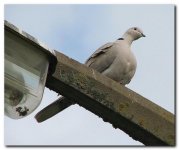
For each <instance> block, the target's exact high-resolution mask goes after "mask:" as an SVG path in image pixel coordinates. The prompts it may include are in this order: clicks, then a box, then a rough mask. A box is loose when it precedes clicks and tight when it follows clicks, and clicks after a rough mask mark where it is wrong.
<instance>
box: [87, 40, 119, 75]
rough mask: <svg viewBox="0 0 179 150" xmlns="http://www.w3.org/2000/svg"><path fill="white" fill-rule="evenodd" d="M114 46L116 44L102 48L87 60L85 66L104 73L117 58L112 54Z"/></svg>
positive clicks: (108, 44)
mask: <svg viewBox="0 0 179 150" xmlns="http://www.w3.org/2000/svg"><path fill="white" fill-rule="evenodd" d="M113 45H114V43H113V42H111V43H107V44H105V45H103V46H101V47H100V48H99V49H97V50H96V51H95V52H94V53H93V54H92V55H91V56H90V57H89V58H88V59H87V61H86V62H85V64H86V65H87V66H88V67H90V68H93V69H95V70H97V71H98V72H101V73H102V72H103V71H104V70H106V69H107V68H108V67H109V66H110V65H111V64H112V63H113V61H114V59H115V57H116V56H115V55H114V54H112V53H111V52H110V51H111V48H112V47H113Z"/></svg>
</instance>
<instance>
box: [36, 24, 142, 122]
mask: <svg viewBox="0 0 179 150" xmlns="http://www.w3.org/2000/svg"><path fill="white" fill-rule="evenodd" d="M141 37H145V35H144V34H143V32H142V30H141V29H139V28H138V27H133V28H130V29H128V30H127V31H126V32H125V33H124V35H123V36H122V38H119V39H117V40H116V41H115V42H110V43H107V44H105V45H103V46H101V47H100V48H99V49H97V50H96V51H95V52H94V53H93V54H92V55H91V56H90V57H89V58H88V59H87V61H86V62H85V64H86V65H87V66H88V67H90V68H93V69H94V70H96V71H98V72H100V73H101V74H103V75H106V76H108V77H109V78H111V79H113V80H115V81H117V82H119V83H120V84H122V85H126V84H128V83H129V82H130V81H131V79H132V77H133V76H134V74H135V71H136V67H137V62H136V58H135V56H134V54H133V53H132V51H131V44H132V42H133V41H135V40H137V39H139V38H141ZM72 104H74V103H73V102H72V101H70V100H68V99H67V98H65V97H60V98H59V99H58V100H56V101H55V102H53V103H52V104H50V105H49V106H47V107H46V108H44V109H43V110H42V111H40V112H39V113H38V114H37V115H36V116H35V118H36V119H37V121H38V122H42V121H44V120H46V119H48V118H50V117H52V116H53V115H55V114H57V113H59V112H60V111H62V110H63V109H65V108H67V107H69V106H71V105H72Z"/></svg>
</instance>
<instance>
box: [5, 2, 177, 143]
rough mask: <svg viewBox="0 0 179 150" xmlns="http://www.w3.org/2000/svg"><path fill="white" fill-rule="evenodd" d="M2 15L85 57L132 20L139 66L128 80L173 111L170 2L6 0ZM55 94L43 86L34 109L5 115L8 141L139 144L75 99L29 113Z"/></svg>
mask: <svg viewBox="0 0 179 150" xmlns="http://www.w3.org/2000/svg"><path fill="white" fill-rule="evenodd" d="M4 15H5V19H6V20H8V21H9V22H11V23H13V24H14V25H16V26H17V27H19V28H21V29H23V30H24V31H26V32H27V33H29V34H31V35H33V36H34V37H36V38H38V39H39V40H41V41H42V42H44V43H46V44H47V45H48V46H49V47H50V48H53V49H56V50H59V51H60V52H62V53H64V54H66V55H68V56H69V57H71V58H73V59H75V60H77V61H79V62H81V63H84V61H85V60H86V59H87V58H88V57H89V56H90V55H91V54H92V53H93V52H94V51H95V50H96V49H97V48H98V47H100V46H101V45H102V44H105V43H106V42H109V41H114V40H116V39H117V38H119V37H121V36H122V34H123V33H124V32H125V31H126V30H127V29H128V28H129V27H133V26H138V27H140V28H142V30H143V32H144V34H145V35H146V36H147V37H146V38H141V39H139V40H137V41H135V42H134V43H133V45H132V49H133V53H134V54H135V56H136V58H137V62H138V68H137V71H136V74H135V76H134V78H133V79H132V81H131V83H130V84H129V85H128V86H127V87H129V88H130V89H132V90H134V91H135V92H137V93H139V94H141V95H142V96H144V97H146V98H148V99H150V100H151V101H153V102H154V103H156V104H158V105H160V106H161V107H163V108H165V109H166V110H168V111H170V112H172V113H174V5H6V6H5V12H4ZM56 99H57V93H54V92H52V91H49V90H48V89H45V92H44V97H43V99H42V103H41V105H40V106H39V107H38V109H37V110H36V111H35V112H34V113H32V114H31V115H29V116H28V117H26V118H24V119H21V120H12V119H9V118H7V117H5V126H4V127H5V128H4V129H5V130H4V132H5V139H4V140H5V144H7V145H141V143H140V142H137V141H135V140H133V139H132V138H130V137H129V136H128V135H127V134H125V133H124V132H123V131H121V130H119V129H114V128H113V127H112V125H111V124H109V123H106V122H103V120H102V119H101V118H99V117H97V116H95V115H94V114H92V113H91V112H89V111H87V110H85V109H84V108H82V107H79V106H78V105H74V106H72V107H70V108H68V109H66V110H65V111H63V112H62V113H60V114H58V115H56V116H55V117H53V118H51V119H49V120H47V121H45V122H43V123H41V124H38V123H37V122H36V121H35V119H34V116H35V114H36V113H37V112H38V111H40V110H41V109H42V108H44V107H45V106H47V105H48V104H50V103H51V102H52V101H54V100H56Z"/></svg>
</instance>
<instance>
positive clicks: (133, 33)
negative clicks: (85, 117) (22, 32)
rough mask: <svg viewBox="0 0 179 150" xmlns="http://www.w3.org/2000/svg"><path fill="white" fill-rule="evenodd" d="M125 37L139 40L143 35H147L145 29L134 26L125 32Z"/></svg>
mask: <svg viewBox="0 0 179 150" xmlns="http://www.w3.org/2000/svg"><path fill="white" fill-rule="evenodd" d="M123 37H124V39H126V40H131V42H132V41H134V40H137V39H139V38H141V37H145V35H144V34H143V31H142V30H141V29H140V28H138V27H132V28H130V29H128V30H127V31H126V32H125V34H124V36H123Z"/></svg>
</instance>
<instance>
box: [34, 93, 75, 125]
mask: <svg viewBox="0 0 179 150" xmlns="http://www.w3.org/2000/svg"><path fill="white" fill-rule="evenodd" d="M73 104H75V103H74V102H72V101H70V100H68V99H67V98H65V97H63V96H62V97H60V98H59V99H57V100H56V101H55V102H53V103H51V104H50V105H48V106H47V107H45V108H44V109H42V110H41V111H40V112H38V113H37V114H36V115H35V119H36V120H37V122H39V123H40V122H43V121H45V120H47V119H49V118H51V117H53V116H54V115H56V114H58V113H59V112H61V111H63V110H64V109H66V108H67V107H69V106H71V105H73Z"/></svg>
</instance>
